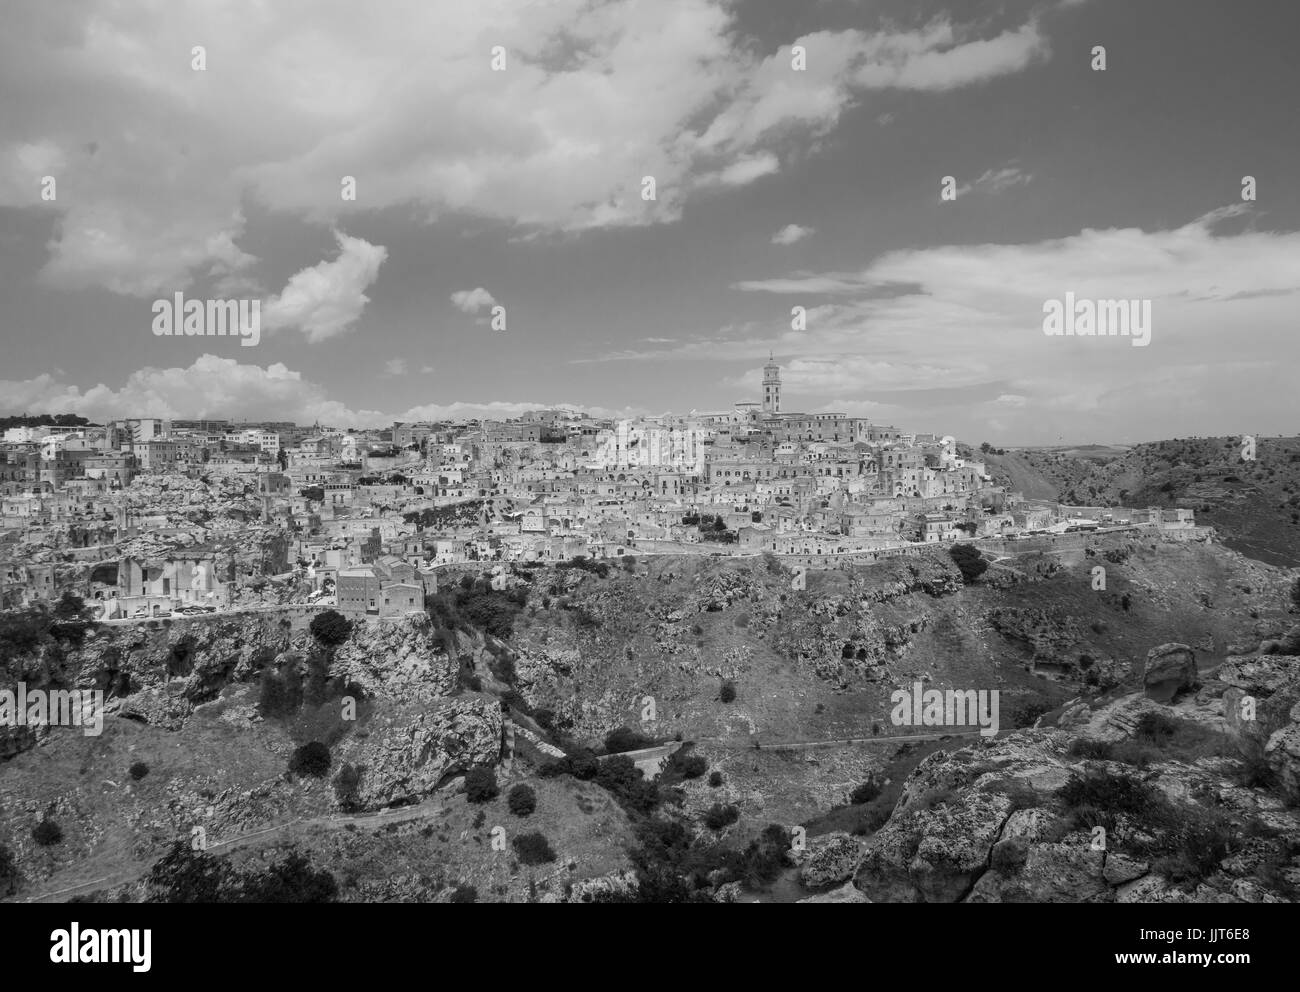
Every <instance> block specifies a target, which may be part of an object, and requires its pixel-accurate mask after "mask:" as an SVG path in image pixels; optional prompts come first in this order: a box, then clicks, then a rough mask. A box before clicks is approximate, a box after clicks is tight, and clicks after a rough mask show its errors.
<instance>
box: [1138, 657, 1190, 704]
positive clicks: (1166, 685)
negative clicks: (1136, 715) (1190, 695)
mask: <svg viewBox="0 0 1300 992" xmlns="http://www.w3.org/2000/svg"><path fill="white" fill-rule="evenodd" d="M1196 674H1197V672H1196V654H1195V653H1194V652H1193V651H1192V649H1191V648H1190V647H1188V646H1187V645H1186V644H1178V643H1172V642H1171V643H1169V644H1161V645H1160V646H1159V647H1154V648H1152V649H1151V650H1150V651H1148V652H1147V663H1146V669H1145V670H1144V671H1143V673H1142V685H1143V688H1144V689H1145V690H1146V694H1147V698H1148V699H1153V700H1155V701H1156V702H1157V703H1170V702H1172V701H1173V699H1174V697H1175V696H1176V695H1178V693H1180V692H1185V691H1187V690H1189V689H1191V688H1193V687H1194V686H1195V685H1196Z"/></svg>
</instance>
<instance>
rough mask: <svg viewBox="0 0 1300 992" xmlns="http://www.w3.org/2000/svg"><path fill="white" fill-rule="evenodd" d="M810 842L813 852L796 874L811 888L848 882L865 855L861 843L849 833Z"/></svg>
mask: <svg viewBox="0 0 1300 992" xmlns="http://www.w3.org/2000/svg"><path fill="white" fill-rule="evenodd" d="M811 843H812V846H813V847H814V850H813V851H812V853H811V855H810V856H809V857H808V860H807V861H805V862H804V864H803V867H802V868H801V869H800V871H799V877H800V878H801V879H802V881H803V884H804V885H806V886H808V888H810V889H820V888H822V887H824V886H827V885H835V884H837V883H839V882H843V881H846V880H847V879H851V878H852V877H853V875H854V873H856V872H857V870H858V866H859V865H860V864H862V859H863V857H864V856H865V853H866V852H865V851H864V849H863V846H862V844H861V842H859V841H858V840H857V839H856V838H855V837H852V836H850V835H849V834H842V833H836V834H831V835H830V836H829V837H819V838H817V839H816V840H814V841H812V842H811Z"/></svg>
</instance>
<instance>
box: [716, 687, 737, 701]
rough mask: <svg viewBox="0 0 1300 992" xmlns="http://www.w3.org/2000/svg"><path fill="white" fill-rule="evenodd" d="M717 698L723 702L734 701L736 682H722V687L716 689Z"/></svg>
mask: <svg viewBox="0 0 1300 992" xmlns="http://www.w3.org/2000/svg"><path fill="white" fill-rule="evenodd" d="M718 698H719V699H721V700H722V701H723V702H724V703H730V702H734V701H735V699H736V684H735V683H734V682H723V683H722V688H721V689H720V690H719V691H718Z"/></svg>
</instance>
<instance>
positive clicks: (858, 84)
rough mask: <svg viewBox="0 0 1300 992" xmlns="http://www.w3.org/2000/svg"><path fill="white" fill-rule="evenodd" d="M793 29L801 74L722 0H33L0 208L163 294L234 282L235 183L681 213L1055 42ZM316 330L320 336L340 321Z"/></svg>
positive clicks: (537, 225) (258, 191) (3, 66)
mask: <svg viewBox="0 0 1300 992" xmlns="http://www.w3.org/2000/svg"><path fill="white" fill-rule="evenodd" d="M431 39H434V40H432V41H431ZM798 42H799V43H800V44H803V45H805V47H807V48H808V51H809V59H808V67H807V70H806V71H804V72H792V71H791V70H790V46H788V45H787V46H785V47H783V48H781V49H780V50H778V51H776V52H773V53H770V54H767V55H766V56H764V55H763V54H762V53H757V52H755V51H754V50H753V47H752V44H751V42H750V40H749V38H748V37H747V36H745V35H744V34H743V33H742V32H741V31H739V30H738V29H737V21H736V12H735V5H734V3H733V2H731V0H677V2H674V3H671V4H650V3H642V2H638V0H609V2H606V3H603V4H600V5H594V4H591V3H589V2H588V0H548V2H547V3H502V2H491V3H490V2H485V0H441V2H439V3H437V4H429V3H425V2H420V0H393V2H386V3H383V4H379V5H375V6H374V7H372V8H368V9H367V10H366V11H365V12H364V13H362V12H359V11H358V10H357V9H356V8H355V7H354V6H352V5H345V4H317V5H310V6H308V5H305V4H304V3H303V2H301V0H285V2H283V3H274V4H268V3H264V2H260V0H232V2H230V3H226V4H221V5H210V4H201V3H180V2H177V0H140V2H138V3H135V4H129V5H92V4H78V5H67V4H63V5H57V7H56V6H51V5H44V4H31V5H24V6H23V7H22V9H16V10H13V11H9V12H7V18H6V23H5V31H4V32H3V33H2V34H0V94H14V96H13V97H9V98H0V136H2V137H0V206H14V207H23V208H31V209H40V210H45V211H57V212H58V214H59V216H60V218H61V222H60V225H59V228H58V230H57V234H56V236H55V238H54V239H53V240H52V241H51V243H50V245H49V252H50V257H49V260H48V262H47V264H46V266H45V269H44V272H43V274H44V276H45V278H46V279H47V280H49V281H50V282H51V283H53V284H55V285H58V286H64V287H86V286H103V287H106V288H108V289H110V290H112V291H114V292H117V293H122V294H133V295H142V296H148V295H151V294H163V295H165V294H168V293H171V292H174V291H177V290H182V289H185V288H187V287H188V286H189V285H190V284H191V282H192V281H193V280H195V279H199V278H203V277H205V276H206V275H208V274H210V273H211V274H212V275H213V277H214V278H218V279H227V280H229V279H231V277H232V274H242V276H241V278H240V279H238V280H235V281H233V282H227V283H226V285H227V286H236V285H237V286H241V287H247V286H248V285H251V282H250V280H251V274H250V272H249V270H250V269H251V267H252V266H253V264H254V263H255V260H254V259H253V258H252V257H251V256H249V255H247V254H245V253H244V252H243V251H242V250H241V249H239V248H238V247H236V246H237V245H239V243H240V240H241V238H242V237H243V235H244V225H245V221H244V216H243V214H242V212H241V210H240V207H241V204H243V203H244V202H246V201H252V202H256V203H257V204H259V205H260V206H262V207H265V208H266V209H268V210H270V211H276V212H286V213H290V214H293V215H296V216H299V217H303V218H307V219H310V220H312V221H315V222H319V223H329V224H341V223H343V221H342V219H341V218H343V216H344V215H345V214H348V215H351V214H353V213H355V212H356V211H377V210H383V209H387V208H400V209H405V210H409V211H411V212H412V213H414V214H415V215H416V216H419V217H425V218H429V219H436V218H437V217H438V216H440V215H442V214H445V213H448V212H453V211H454V212H459V213H465V214H469V215H474V216H477V217H481V218H486V219H489V220H497V221H501V222H504V223H507V224H511V225H517V226H518V227H519V228H520V229H521V232H522V233H521V234H520V236H521V237H527V235H528V233H529V232H530V231H531V230H545V231H581V230H585V229H590V228H600V227H616V226H631V225H643V224H651V223H664V222H672V221H674V220H676V219H677V218H678V217H680V215H681V211H682V207H683V204H684V203H685V202H686V201H687V199H688V198H689V197H691V196H692V195H694V194H695V193H696V192H698V191H701V190H703V189H706V188H713V189H715V190H716V188H717V187H719V186H720V185H721V186H728V185H731V186H734V185H742V184H746V183H751V182H754V181H755V180H757V179H759V178H760V177H762V176H766V175H769V174H771V173H773V172H775V171H777V170H778V169H779V168H780V163H781V161H782V160H783V159H784V154H785V153H786V152H787V151H789V150H790V149H791V148H793V147H797V148H800V149H802V148H806V147H807V141H808V140H809V139H814V140H815V139H816V138H818V137H820V136H822V135H825V134H826V133H827V132H828V131H829V130H830V129H832V128H833V127H834V126H835V124H836V123H837V121H838V120H839V119H840V116H841V115H842V113H843V112H844V111H845V110H846V109H847V108H848V107H850V106H852V105H853V104H854V103H855V102H856V101H857V100H858V99H860V98H861V97H862V96H863V95H864V94H865V93H866V92H867V91H869V90H871V89H876V88H883V87H889V88H906V89H916V90H931V91H937V90H944V89H950V88H953V87H956V86H961V85H966V84H970V83H977V82H981V81H984V80H986V79H989V78H992V77H994V76H997V75H1001V74H1005V73H1010V72H1016V71H1018V70H1020V69H1022V68H1024V67H1025V66H1026V65H1028V64H1030V63H1031V62H1032V61H1033V60H1034V59H1036V58H1039V57H1042V56H1044V55H1045V54H1046V45H1045V43H1044V41H1043V39H1042V37H1041V36H1040V35H1039V33H1038V28H1037V24H1036V22H1035V21H1032V20H1031V21H1029V22H1027V23H1025V24H1024V25H1023V26H1022V27H1020V28H1019V29H1013V30H1010V31H1007V32H1006V33H1004V34H1002V35H1000V36H998V37H995V38H992V39H980V38H978V37H968V36H967V32H966V31H965V30H964V29H962V28H959V27H955V26H953V25H952V24H951V23H949V22H948V21H938V22H935V23H934V24H932V25H929V26H927V27H925V28H923V29H920V30H917V31H901V32H900V31H895V30H881V31H876V32H863V31H821V32H815V33H811V34H808V35H805V36H803V37H802V38H800V39H798ZM196 43H202V44H204V45H205V46H206V47H207V50H208V67H207V70H206V71H205V72H195V71H193V70H192V69H191V68H190V61H189V51H190V47H191V46H192V45H194V44H196ZM498 44H499V45H502V46H504V47H505V48H506V50H507V53H508V68H507V70H506V71H504V72H493V71H492V70H491V68H490V64H489V60H490V54H489V53H490V50H491V47H492V46H493V45H498ZM431 46H433V47H432V48H431ZM435 50H436V54H434V55H432V56H431V53H432V52H434V51H435ZM18 94H23V95H22V97H21V98H19V97H18V96H17V95H18ZM37 95H38V99H39V102H38V103H36V104H33V103H32V99H33V97H34V96H37ZM33 107H36V108H37V110H36V111H35V112H33V109H32V108H33ZM254 111H255V112H254ZM412 122H418V125H417V126H413V124H412ZM87 134H94V135H96V139H95V141H94V142H93V143H87V142H86V138H85V136H86V135H87ZM796 143H797V144H796ZM41 170H51V171H56V172H57V173H58V179H59V183H60V197H59V200H58V201H57V202H56V203H54V204H43V203H40V201H39V200H38V198H37V196H38V184H37V179H38V175H37V174H38V173H41ZM644 175H653V176H655V177H656V180H657V185H658V191H657V192H658V198H657V200H655V201H649V202H647V201H644V200H642V199H641V197H640V182H641V177H642V176H644ZM345 176H352V177H354V178H355V179H356V183H357V193H356V199H355V201H344V200H343V199H342V198H341V196H340V182H341V180H342V178H343V177H345ZM214 269H215V270H216V271H215V272H212V270H214ZM339 319H342V318H339ZM310 326H311V327H314V328H315V329H308V330H307V333H308V335H309V337H310V338H311V339H313V340H321V339H323V338H326V337H329V336H331V335H332V334H333V333H337V332H338V328H339V327H340V326H341V325H340V324H339V322H338V320H336V319H334V318H330V317H324V316H323V317H322V319H321V321H320V322H319V323H315V324H312V325H310ZM305 329H306V328H305Z"/></svg>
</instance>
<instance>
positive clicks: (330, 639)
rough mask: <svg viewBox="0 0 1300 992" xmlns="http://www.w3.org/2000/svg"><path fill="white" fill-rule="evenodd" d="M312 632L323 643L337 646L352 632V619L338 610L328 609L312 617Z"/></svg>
mask: <svg viewBox="0 0 1300 992" xmlns="http://www.w3.org/2000/svg"><path fill="white" fill-rule="evenodd" d="M311 633H312V636H313V637H315V638H316V640H318V641H320V642H321V643H322V644H324V645H327V646H329V647H335V646H337V645H339V644H342V643H343V642H344V641H346V640H347V639H348V637H349V636H350V635H351V634H352V621H351V620H349V619H348V618H347V617H345V616H344V615H343V614H342V613H340V612H339V611H338V610H326V611H325V612H323V613H318V614H316V616H314V617H312V618H311Z"/></svg>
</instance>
